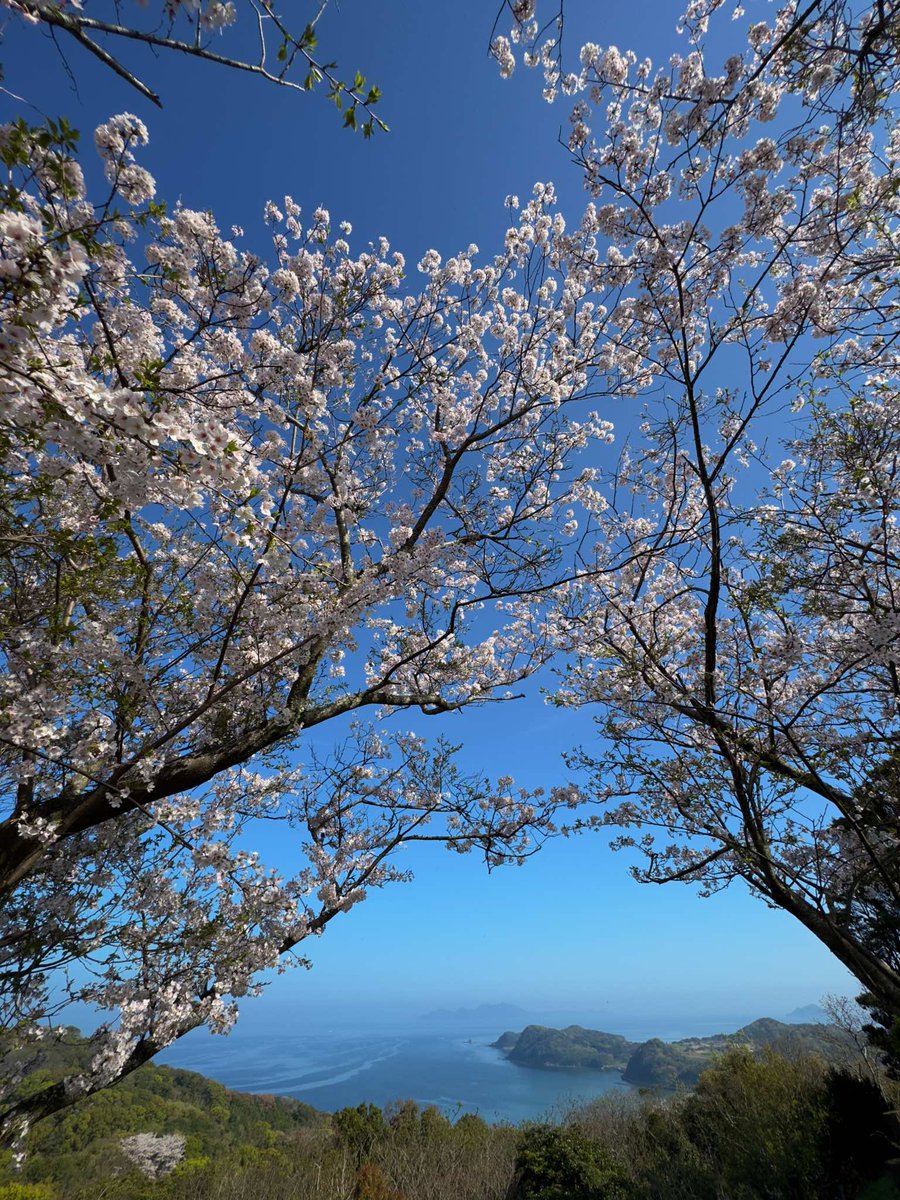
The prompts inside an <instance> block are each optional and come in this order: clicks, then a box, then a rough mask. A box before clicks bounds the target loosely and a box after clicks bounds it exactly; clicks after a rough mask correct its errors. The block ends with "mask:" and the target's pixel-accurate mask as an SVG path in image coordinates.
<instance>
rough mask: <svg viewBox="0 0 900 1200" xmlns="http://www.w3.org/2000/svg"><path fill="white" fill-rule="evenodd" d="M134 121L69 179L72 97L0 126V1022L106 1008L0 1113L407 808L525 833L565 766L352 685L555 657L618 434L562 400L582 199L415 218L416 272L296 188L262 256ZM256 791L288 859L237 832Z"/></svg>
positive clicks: (245, 935) (305, 891)
mask: <svg viewBox="0 0 900 1200" xmlns="http://www.w3.org/2000/svg"><path fill="white" fill-rule="evenodd" d="M145 141H146V130H145V129H144V127H143V126H142V124H141V122H140V121H139V120H137V119H136V118H135V117H132V116H128V115H125V116H119V117H116V118H114V119H112V120H111V121H109V122H108V123H107V124H105V125H103V126H101V127H100V128H99V129H98V130H97V132H96V135H95V144H96V148H97V150H98V152H99V154H100V157H101V159H102V161H103V164H104V168H105V171H106V175H107V178H108V181H109V185H110V190H109V196H108V198H107V199H106V201H105V202H104V203H102V204H101V205H99V206H95V205H92V204H91V203H90V202H89V201H88V199H87V195H86V190H85V185H84V180H83V175H82V172H81V169H80V167H79V164H78V162H77V160H76V158H75V155H74V148H75V139H74V135H73V134H72V132H71V131H70V130H69V129H68V127H67V126H65V124H61V125H54V126H51V127H48V128H47V129H45V130H43V131H36V130H33V129H30V128H29V127H28V126H26V125H25V124H23V123H21V122H20V123H17V124H14V125H11V126H7V127H5V128H4V129H3V130H2V136H0V155H2V158H3V161H4V163H5V165H6V168H7V175H8V178H7V181H6V183H5V184H4V204H3V212H2V215H0V289H2V291H0V297H2V300H0V303H2V330H3V332H2V339H0V389H2V401H3V402H2V417H0V447H2V453H3V460H4V461H3V485H4V496H3V502H2V508H0V539H2V543H3V555H2V559H0V572H2V608H0V613H2V616H0V630H2V651H0V652H2V655H3V663H4V675H3V679H2V681H0V766H2V772H3V789H2V794H3V797H4V811H3V813H2V817H3V819H2V821H0V892H2V896H3V908H2V929H0V947H2V955H3V959H2V977H3V986H2V989H0V991H2V994H3V997H4V999H3V1003H2V1013H3V1018H4V1024H5V1026H6V1028H7V1029H9V1030H11V1031H12V1033H13V1036H14V1040H15V1044H16V1045H17V1046H18V1047H19V1050H20V1051H21V1048H22V1047H23V1046H24V1045H25V1044H26V1043H27V1042H28V1040H29V1039H34V1038H35V1037H38V1036H40V1035H41V1033H42V1032H44V1033H46V1030H47V1028H48V1026H49V1025H52V1024H55V1023H58V1022H59V1021H60V1020H61V1019H62V1018H63V1015H64V1014H65V1012H66V1010H67V1007H68V1005H70V1004H71V1003H73V1002H80V1003H82V1004H84V1003H87V1004H89V1005H91V1006H93V1007H94V1008H95V1009H98V1010H101V1011H107V1012H108V1013H109V1014H110V1017H109V1020H108V1022H107V1023H106V1024H104V1025H103V1026H102V1027H101V1028H100V1030H99V1031H98V1032H97V1033H96V1034H95V1035H94V1036H93V1037H92V1039H91V1042H90V1047H89V1054H88V1060H89V1065H88V1066H86V1067H85V1069H83V1070H79V1071H72V1072H70V1073H69V1075H67V1077H66V1078H64V1079H62V1080H61V1081H60V1082H58V1083H57V1084H55V1085H52V1086H44V1087H33V1086H31V1087H25V1088H24V1089H23V1088H21V1087H18V1088H17V1084H16V1078H15V1075H16V1072H17V1073H18V1074H19V1075H21V1074H22V1072H23V1071H24V1072H25V1073H26V1074H27V1073H28V1069H27V1065H26V1066H24V1067H23V1063H24V1064H27V1062H29V1061H31V1060H30V1059H28V1057H27V1055H24V1054H23V1053H17V1054H16V1055H14V1056H13V1057H12V1058H11V1059H9V1060H8V1062H9V1064H11V1065H12V1066H14V1067H15V1068H16V1071H15V1072H13V1071H12V1070H11V1071H10V1073H9V1078H8V1079H7V1084H8V1087H7V1098H6V1107H5V1115H4V1121H5V1125H6V1127H7V1129H8V1130H13V1131H14V1130H21V1129H22V1128H23V1127H24V1126H25V1124H26V1123H27V1121H28V1120H31V1119H34V1118H38V1117H40V1116H43V1115H46V1114H47V1113H49V1112H52V1111H54V1110H55V1109H57V1108H59V1107H60V1106H62V1105H65V1104H69V1103H71V1102H72V1101H73V1100H75V1099H77V1098H78V1097H79V1096H81V1095H85V1094H88V1093H90V1092H92V1091H94V1090H96V1089H97V1088H98V1087H101V1086H105V1085H106V1084H108V1083H110V1082H112V1081H114V1080H115V1079H117V1078H119V1077H121V1076H122V1075H123V1074H124V1073H126V1072H128V1071H130V1070H132V1069H133V1068H134V1067H136V1066H138V1065H140V1064H141V1063H142V1062H144V1061H146V1060H147V1059H148V1058H149V1057H150V1056H151V1055H153V1054H154V1053H156V1052H157V1051H158V1050H159V1049H161V1048H162V1047H164V1046H165V1045H167V1044H169V1043H170V1042H171V1041H172V1040H173V1039H175V1038H177V1037H179V1036H180V1035H181V1034H183V1033H184V1032H185V1031H187V1030H189V1029H191V1028H194V1027H196V1026H198V1025H201V1024H204V1023H206V1024H207V1025H209V1026H210V1027H211V1028H212V1029H214V1030H222V1029H225V1028H227V1027H228V1025H229V1024H230V1022H231V1021H232V1020H233V1018H234V1000H235V998H237V997H240V996H243V995H245V994H247V993H248V992H253V991H255V990H257V988H258V982H259V976H260V972H262V971H264V970H266V969H269V968H273V967H276V966H278V965H279V964H280V965H282V966H283V965H284V964H285V962H286V960H290V959H291V958H294V959H295V960H297V961H302V960H299V958H298V956H297V955H294V954H293V952H294V948H295V947H298V946H299V945H300V944H301V943H302V942H303V941H304V940H305V939H306V938H308V937H310V936H311V935H314V934H318V933H320V932H321V931H322V929H323V928H324V927H325V925H326V924H327V923H328V922H329V921H330V920H332V919H333V918H334V917H335V916H336V915H338V914H339V913H342V912H345V911H347V910H348V909H349V908H350V907H351V906H352V905H354V904H355V903H357V902H358V901H359V900H360V899H362V897H363V896H364V895H365V892H366V890H367V889H369V888H372V887H379V886H382V885H383V884H385V883H388V882H390V881H392V880H398V879H403V878H406V877H407V872H406V869H405V867H404V865H403V864H402V863H395V862H394V861H393V859H392V856H393V855H394V854H395V852H397V851H401V850H402V846H403V845H405V844H406V843H408V842H412V841H415V840H417V839H426V838H430V839H440V840H442V841H445V842H446V843H447V844H448V845H449V846H450V847H451V848H453V849H456V850H459V851H465V850H470V849H477V850H479V851H480V852H481V853H482V854H483V855H484V857H485V860H486V862H487V863H488V865H489V866H493V865H497V864H500V863H502V862H509V861H512V862H520V861H522V859H523V858H524V857H525V856H526V855H527V854H528V853H529V852H530V848H531V847H533V845H534V838H540V836H542V834H543V833H546V832H547V831H548V830H549V829H551V827H552V819H553V814H554V810H555V809H557V808H558V807H559V805H560V804H563V805H565V804H567V803H568V802H569V801H570V800H571V799H572V797H571V794H570V792H569V791H567V790H566V789H561V790H560V791H559V792H558V793H554V794H553V795H548V796H543V795H542V794H540V793H537V794H527V793H524V792H518V791H514V790H513V789H512V784H511V782H510V781H508V780H501V781H499V782H498V783H496V784H493V785H489V784H488V783H487V782H486V781H485V780H483V779H475V778H466V777H463V776H461V775H460V773H459V772H458V771H457V770H456V769H455V768H454V766H453V754H452V748H450V747H448V746H445V745H443V744H440V743H439V744H438V745H437V746H436V747H433V748H429V747H427V746H426V745H425V744H424V743H423V742H422V740H421V739H420V738H418V737H414V736H412V735H407V734H403V733H401V732H400V731H397V732H396V733H395V734H389V733H388V732H386V731H385V730H386V728H390V727H389V726H385V724H384V721H383V720H380V721H379V722H378V727H377V729H374V728H372V727H366V726H364V725H362V724H359V725H356V726H354V727H348V724H347V719H348V718H349V717H350V716H351V715H352V714H360V713H361V712H362V711H363V710H366V709H368V710H369V711H371V712H372V713H373V714H379V713H381V714H384V713H386V712H391V711H396V710H402V709H411V708H415V709H418V710H420V711H421V712H423V713H426V714H436V713H444V712H448V711H451V710H454V709H458V708H460V707H462V706H464V705H471V704H478V703H481V702H483V701H485V700H487V699H489V698H490V697H491V696H494V695H502V694H505V693H506V692H507V691H508V689H509V688H511V687H513V686H514V685H515V684H516V683H517V681H519V680H521V679H522V678H524V677H525V676H527V675H528V674H529V673H530V672H531V671H532V670H533V669H534V668H535V667H536V666H537V665H538V664H540V663H541V662H542V661H544V659H545V657H546V654H547V652H548V643H547V639H546V636H545V635H544V633H543V632H542V616H541V614H542V611H543V609H544V607H545V605H544V601H543V597H544V596H545V595H546V594H547V593H548V591H550V590H551V588H552V585H553V583H554V581H555V580H557V579H558V578H559V577H560V576H561V574H562V573H564V572H565V571H566V570H567V567H566V561H565V559H566V553H565V550H566V544H567V542H571V539H572V538H573V537H574V527H575V524H576V520H575V516H574V508H573V507H572V506H573V505H577V493H578V489H579V487H580V486H581V484H582V481H583V478H584V468H583V467H582V465H581V462H580V458H581V456H583V454H584V449H585V446H586V445H588V444H593V443H594V441H595V440H596V439H604V438H609V437H610V436H611V433H610V425H609V423H608V422H607V421H606V420H603V419H600V418H599V417H598V416H596V415H594V414H593V413H591V412H590V411H588V410H587V408H585V407H584V406H583V404H582V402H583V401H584V400H585V399H586V398H587V397H589V396H590V395H592V394H594V393H598V394H599V393H602V392H603V391H604V390H605V389H606V386H607V380H606V377H605V375H603V374H600V375H598V373H597V371H598V363H599V362H600V360H601V359H602V356H603V352H602V339H603V323H604V318H603V312H602V310H601V309H600V308H595V307H594V306H593V305H592V304H589V303H582V302H581V301H582V297H583V295H584V292H585V288H586V286H587V285H586V282H585V278H584V273H585V266H584V264H585V263H587V262H588V261H589V257H590V256H589V249H588V243H589V241H590V237H591V235H590V234H589V233H586V232H585V231H583V230H581V229H580V228H577V229H575V230H574V231H573V232H572V233H570V234H567V233H565V231H564V223H563V221H562V218H561V216H560V215H559V213H558V212H556V210H555V197H554V194H553V190H552V188H551V187H545V186H543V185H538V186H537V187H536V188H535V194H534V197H533V199H532V200H530V201H529V203H528V204H526V205H524V206H523V207H522V208H521V210H520V211H518V212H515V210H513V212H514V216H515V219H514V222H513V224H512V227H511V228H510V229H509V231H508V233H507V236H506V242H505V247H504V249H503V251H502V252H501V253H500V254H499V255H497V256H496V257H494V258H493V259H490V260H487V261H483V262H481V261H479V260H478V259H477V248H476V247H475V246H470V247H468V249H466V250H464V251H463V252H461V253H460V254H457V255H455V256H454V257H452V258H451V259H449V260H448V261H446V262H442V261H441V258H440V256H439V255H438V254H437V253H436V252H434V251H429V252H428V253H427V254H426V255H425V256H424V257H423V258H422V260H421V261H420V262H419V264H418V267H417V268H416V269H415V271H414V277H415V275H417V276H418V277H419V279H420V280H421V281H422V282H421V285H420V289H419V290H418V291H416V290H415V288H413V287H412V286H411V280H407V279H406V273H407V267H406V265H405V263H404V260H403V257H402V255H400V254H399V253H397V252H394V251H392V250H391V248H390V246H389V245H388V244H387V242H386V241H384V240H381V241H380V242H378V243H377V244H376V245H370V246H369V247H368V248H366V249H364V250H363V251H361V252H359V253H356V254H354V253H353V252H352V251H351V248H350V241H349V239H350V237H351V233H352V231H351V229H350V227H349V226H348V225H346V224H344V225H341V226H340V227H339V230H333V229H332V223H331V219H330V217H329V214H328V213H327V212H325V211H324V210H321V209H320V210H317V211H316V212H314V213H313V214H312V216H311V217H310V218H309V219H308V220H307V221H305V222H304V221H303V220H302V216H301V213H300V211H299V208H298V207H297V205H296V204H294V202H293V201H292V200H291V199H290V198H285V200H284V201H283V203H282V204H280V205H279V206H276V205H275V204H270V205H269V206H268V208H267V211H266V219H267V221H268V222H269V225H270V226H271V233H272V247H271V256H270V259H269V261H268V263H266V262H265V261H264V260H263V259H262V258H261V257H259V256H258V255H257V254H254V253H251V252H250V251H249V250H246V249H243V248H241V238H242V235H241V233H240V231H239V230H234V231H233V232H232V235H231V237H226V236H224V235H223V234H222V233H221V231H220V230H219V229H218V228H217V226H216V224H215V221H214V219H213V217H212V215H211V214H209V213H204V212H195V211H189V210H187V209H184V208H180V207H178V208H175V209H174V210H173V211H172V212H171V213H168V212H167V211H166V210H165V208H164V207H163V206H162V205H160V204H158V203H157V202H156V201H155V200H154V199H153V195H154V183H153V180H152V179H151V177H150V176H149V175H148V174H147V172H146V171H145V170H144V169H143V168H142V167H141V166H140V165H139V163H138V162H137V160H136V157H135V153H136V151H137V150H138V149H139V147H140V145H141V144H142V143H143V142H145ZM576 402H577V404H578V408H577V410H576V408H575V405H576ZM576 413H577V416H578V419H577V420H576V419H575V417H576ZM523 596H528V597H529V602H528V605H527V606H526V608H524V609H521V610H520V609H517V610H516V611H512V608H511V605H512V604H513V601H514V600H515V599H516V598H522V597H523ZM342 718H344V720H343V723H341V719H342ZM328 722H331V723H332V724H336V723H338V724H337V727H338V743H339V744H338V746H337V748H336V750H335V751H334V753H332V754H324V753H321V754H320V753H317V752H315V748H314V747H310V746H309V745H308V744H307V743H306V742H305V741H304V738H303V735H304V734H308V732H309V731H312V730H316V729H317V728H318V727H320V726H323V725H324V724H326V723H328ZM273 820H278V821H281V822H283V823H284V825H285V828H286V829H287V830H294V831H296V832H294V833H289V834H288V841H290V840H295V846H294V858H295V862H296V866H295V869H293V870H291V871H287V872H285V871H284V870H283V868H282V870H281V871H280V872H279V871H276V870H274V869H272V868H271V867H267V866H266V865H265V864H263V863H262V862H261V861H260V859H259V856H258V855H257V854H256V853H255V852H254V851H253V849H252V846H253V832H254V829H258V828H259V826H260V823H261V822H267V821H273Z"/></svg>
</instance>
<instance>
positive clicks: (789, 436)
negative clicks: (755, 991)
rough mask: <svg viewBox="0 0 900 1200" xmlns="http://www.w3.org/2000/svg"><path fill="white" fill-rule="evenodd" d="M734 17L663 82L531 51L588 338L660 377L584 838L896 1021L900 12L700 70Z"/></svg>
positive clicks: (631, 511)
mask: <svg viewBox="0 0 900 1200" xmlns="http://www.w3.org/2000/svg"><path fill="white" fill-rule="evenodd" d="M524 7H525V8H528V9H530V8H532V7H533V6H524ZM721 7H723V5H722V3H721V0H709V2H707V0H697V2H695V3H693V4H691V6H690V9H689V11H688V13H687V15H686V17H685V26H684V31H683V32H684V38H685V42H686V45H685V46H684V47H683V52H682V53H681V54H678V55H675V56H674V57H673V58H672V60H671V62H670V63H669V64H668V65H667V66H665V67H664V68H662V69H660V70H654V68H653V66H652V64H651V63H650V62H649V60H646V59H645V60H643V61H640V60H639V59H638V58H637V57H636V56H635V55H634V54H632V53H623V52H620V51H619V50H618V49H617V48H615V47H608V48H605V49H604V48H601V47H599V46H596V45H586V46H585V47H584V48H583V50H582V52H581V69H580V71H579V72H578V73H576V74H572V75H568V76H567V75H564V74H563V75H561V74H560V72H559V69H558V67H557V65H556V64H555V63H554V60H553V56H552V53H549V52H548V51H547V50H546V48H545V49H544V50H543V51H540V52H537V53H535V52H534V51H529V54H530V55H531V58H530V60H529V61H534V62H538V63H540V62H542V61H543V62H544V64H545V69H546V72H547V86H548V88H549V89H550V90H551V91H552V90H555V89H556V88H559V89H561V90H562V91H563V92H566V93H568V94H570V95H573V96H574V97H575V102H574V109H573V112H572V120H571V133H570V140H569V146H570V148H571V151H572V153H573V154H574V155H575V156H576V158H577V159H578V161H579V162H580V164H581V166H582V168H583V170H584V176H585V183H586V187H587V189H588V190H589V192H590V194H591V196H592V203H591V206H590V209H589V213H590V214H591V219H592V220H593V225H594V228H595V230H596V234H597V240H598V250H597V254H596V258H595V263H594V266H593V268H592V270H593V277H594V278H595V279H596V280H597V281H598V282H600V283H601V284H602V285H603V286H605V287H607V288H610V287H611V286H613V284H616V285H617V286H618V287H619V289H620V292H619V296H618V299H617V302H616V304H615V307H614V308H613V309H611V311H610V312H609V314H608V317H607V325H606V332H607V335H608V336H609V337H610V338H611V339H612V342H613V345H614V348H615V349H614V353H615V355H625V356H627V357H628V359H629V360H630V361H632V362H633V360H634V358H635V356H637V357H638V358H639V360H640V362H641V363H642V364H644V365H645V367H646V370H647V372H648V374H649V375H650V376H651V384H650V386H649V387H648V388H647V389H646V391H645V396H644V398H645V409H644V416H643V422H642V424H641V425H640V428H639V430H637V431H636V432H635V436H634V437H633V438H632V439H631V444H630V445H629V446H628V447H627V448H626V450H625V452H624V453H623V454H622V455H621V457H620V458H619V459H618V462H617V463H615V464H613V463H610V464H609V465H608V466H607V467H605V468H604V469H602V470H600V469H598V472H597V482H596V484H595V490H596V496H595V502H594V510H595V516H594V521H593V528H592V531H591V534H590V535H587V534H586V535H585V539H584V542H583V546H582V556H583V565H584V569H585V571H588V572H590V573H591V576H592V578H591V579H590V581H581V582H579V583H577V584H574V585H573V586H572V587H571V588H570V590H569V593H568V599H567V604H566V611H565V612H564V613H563V614H562V616H561V619H560V624H559V625H558V627H557V629H556V636H557V639H558V643H559V645H561V646H562V647H564V648H565V649H566V650H567V651H568V652H569V653H570V655H571V656H572V658H573V660H574V665H573V667H572V669H571V671H569V672H568V673H567V674H566V676H565V679H564V681H563V684H562V687H561V690H560V692H559V695H558V701H559V703H561V704H564V705H583V704H592V705H599V706H600V707H601V710H602V716H601V717H600V718H599V721H600V726H601V729H602V732H603V739H604V740H603V743H602V747H603V748H602V751H599V752H598V751H597V750H592V751H590V752H586V753H581V754H580V755H579V756H576V758H577V760H578V761H579V762H580V764H581V765H582V766H583V767H586V768H587V769H588V770H589V771H590V772H591V773H592V776H593V788H592V791H593V794H594V795H595V796H596V797H598V798H599V799H601V800H602V801H604V802H605V804H604V808H603V809H602V810H601V812H600V814H599V815H597V816H595V817H594V819H593V821H592V822H591V821H589V820H586V821H584V822H583V823H587V824H594V825H599V826H615V827H619V828H621V827H625V830H626V834H625V836H622V837H621V838H620V839H619V844H620V845H623V846H630V847H637V848H638V849H639V850H640V851H643V853H644V855H645V856H646V864H645V866H644V867H643V868H642V869H639V870H638V871H637V875H638V877H639V878H641V879H645V880H649V881H654V882H665V881H669V880H682V881H687V882H693V883H697V884H700V886H701V888H702V889H703V890H704V891H706V892H710V891H714V890H716V889H718V888H720V887H723V886H725V885H726V884H727V883H728V882H729V881H731V880H732V879H734V878H742V879H744V880H746V881H747V882H748V883H749V884H750V886H751V888H752V889H753V891H754V892H755V893H757V894H758V895H760V896H762V897H763V898H764V899H765V900H766V901H767V902H768V903H770V904H772V905H773V906H777V907H780V908H783V909H785V910H786V911H787V912H789V913H791V914H792V915H793V916H795V917H796V918H797V919H798V920H800V921H801V922H802V923H803V924H804V925H805V926H806V927H807V928H808V929H810V930H811V931H812V932H813V933H814V934H815V935H816V936H817V937H819V938H820V939H821V940H822V942H824V944H825V945H826V946H828V948H829V949H830V950H832V951H833V952H834V954H835V955H837V957H838V958H839V959H840V960H841V961H842V962H843V963H844V964H845V965H846V966H847V967H848V968H849V969H850V970H851V971H852V972H853V974H854V975H855V976H856V977H857V978H858V979H859V980H860V981H861V982H862V983H863V985H864V986H865V988H866V990H867V992H868V993H869V995H870V998H871V1001H872V1003H874V1004H875V1006H876V1007H877V1008H878V1009H880V1010H881V1012H882V1013H886V1014H893V1015H894V1016H898V1015H900V773H898V772H900V741H898V737H900V670H898V664H900V570H898V568H900V529H898V518H900V379H898V366H900V360H898V353H897V335H898V282H900V280H898V263H900V256H898V239H900V230H898V203H900V201H898V197H900V130H898V127H897V120H896V107H895V104H896V102H895V99H894V98H895V96H896V95H897V88H898V84H900V79H898V66H900V61H898V59H900V55H898V45H900V42H898V32H900V14H898V11H897V7H896V6H895V5H892V4H889V3H881V2H879V3H876V4H874V5H857V4H853V3H851V4H847V5H845V4H835V3H830V2H829V3H824V2H822V3H816V2H812V3H807V4H803V3H799V2H798V3H793V2H792V3H789V4H786V5H784V6H783V7H782V8H781V9H780V10H778V11H777V12H774V13H773V12H772V11H771V10H770V8H769V6H768V5H759V6H758V10H759V11H758V12H757V11H753V12H750V11H749V10H750V8H751V6H750V5H748V6H747V7H748V14H747V15H746V16H745V15H744V12H743V9H736V10H735V12H734V16H735V18H736V19H738V20H740V21H742V22H743V21H746V22H747V23H748V25H749V34H748V41H747V42H746V43H745V44H744V45H743V46H742V47H739V48H738V52H736V53H734V54H732V55H731V56H730V57H727V59H726V61H725V62H724V63H723V65H722V66H721V67H716V65H715V61H716V57H717V56H716V55H715V54H714V53H713V51H711V49H710V47H709V45H708V44H707V26H708V23H709V19H710V16H711V14H712V12H713V11H714V10H715V9H717V8H721ZM753 7H754V10H755V9H756V7H757V6H753ZM523 16H524V17H525V18H528V17H530V11H526V12H524V13H523ZM713 19H715V18H713ZM536 29H537V27H536V25H530V26H526V28H525V29H524V30H523V31H520V32H519V37H520V40H521V38H522V37H525V38H526V39H527V37H528V36H531V35H532V34H533V33H535V32H536ZM726 36H727V35H725V34H723V32H722V31H719V39H720V41H724V40H725V37H726ZM499 51H500V53H501V56H502V55H507V56H508V58H509V59H510V60H511V59H512V55H513V47H512V44H510V43H507V44H506V45H505V46H503V45H501V46H500V47H499ZM632 370H634V367H632Z"/></svg>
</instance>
